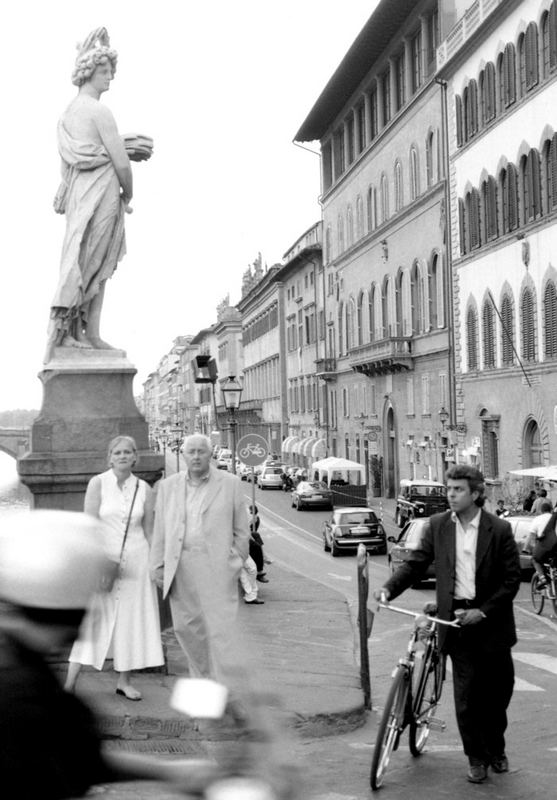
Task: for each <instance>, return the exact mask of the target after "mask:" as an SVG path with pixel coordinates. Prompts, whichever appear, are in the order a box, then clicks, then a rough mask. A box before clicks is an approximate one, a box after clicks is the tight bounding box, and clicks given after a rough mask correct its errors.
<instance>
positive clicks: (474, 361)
mask: <svg viewBox="0 0 557 800" xmlns="http://www.w3.org/2000/svg"><path fill="white" fill-rule="evenodd" d="M477 327H478V325H477V318H476V312H475V310H474V309H473V308H469V309H468V314H467V315H466V333H467V337H466V338H467V345H468V348H467V349H468V370H469V371H470V370H474V369H477V368H478V352H477V347H476V341H477Z"/></svg>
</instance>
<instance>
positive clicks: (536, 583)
mask: <svg viewBox="0 0 557 800" xmlns="http://www.w3.org/2000/svg"><path fill="white" fill-rule="evenodd" d="M530 593H531V595H532V605H533V606H534V611H535V612H536V614H541V613H542V611H543V604H544V603H545V591H544V590H543V589H541V588H540V576H539V575H538V573H537V572H534V574H533V575H532V581H531V583H530Z"/></svg>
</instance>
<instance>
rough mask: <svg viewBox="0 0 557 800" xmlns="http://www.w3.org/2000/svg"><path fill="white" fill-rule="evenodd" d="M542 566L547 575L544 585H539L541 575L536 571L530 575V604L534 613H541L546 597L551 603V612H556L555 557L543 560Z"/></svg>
mask: <svg viewBox="0 0 557 800" xmlns="http://www.w3.org/2000/svg"><path fill="white" fill-rule="evenodd" d="M543 568H544V572H545V574H546V576H547V583H546V584H545V586H540V582H541V576H540V575H538V573H537V572H534V574H533V575H532V580H531V582H530V593H531V596H532V605H533V606H534V611H535V612H536V614H541V613H542V611H543V607H544V603H545V601H546V598H547V600H550V601H551V603H552V605H553V613H554V614H557V566H556V565H555V559H554V558H551V559H549V561H546V562H544V565H543Z"/></svg>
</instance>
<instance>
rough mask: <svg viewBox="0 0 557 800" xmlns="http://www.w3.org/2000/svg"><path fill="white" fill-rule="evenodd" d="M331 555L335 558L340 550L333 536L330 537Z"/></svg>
mask: <svg viewBox="0 0 557 800" xmlns="http://www.w3.org/2000/svg"><path fill="white" fill-rule="evenodd" d="M331 555H332V557H333V558H336V557H337V556H339V555H340V550H339V549H338V547H337V545H336V542H335V540H334V537H333V538H332V539H331Z"/></svg>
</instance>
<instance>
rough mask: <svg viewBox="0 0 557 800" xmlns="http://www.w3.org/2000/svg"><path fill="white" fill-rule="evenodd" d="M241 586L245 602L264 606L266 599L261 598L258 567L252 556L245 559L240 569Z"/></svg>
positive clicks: (250, 604)
mask: <svg viewBox="0 0 557 800" xmlns="http://www.w3.org/2000/svg"><path fill="white" fill-rule="evenodd" d="M240 586H241V587H242V591H243V593H244V603H246V604H247V605H248V606H262V605H263V603H264V602H265V601H264V600H259V598H258V596H257V595H258V594H259V587H258V585H257V567H256V566H255V561H254V560H253V558H252V557H251V556H248V557H247V558H246V560H245V561H244V564H243V566H242V569H241V570H240Z"/></svg>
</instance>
